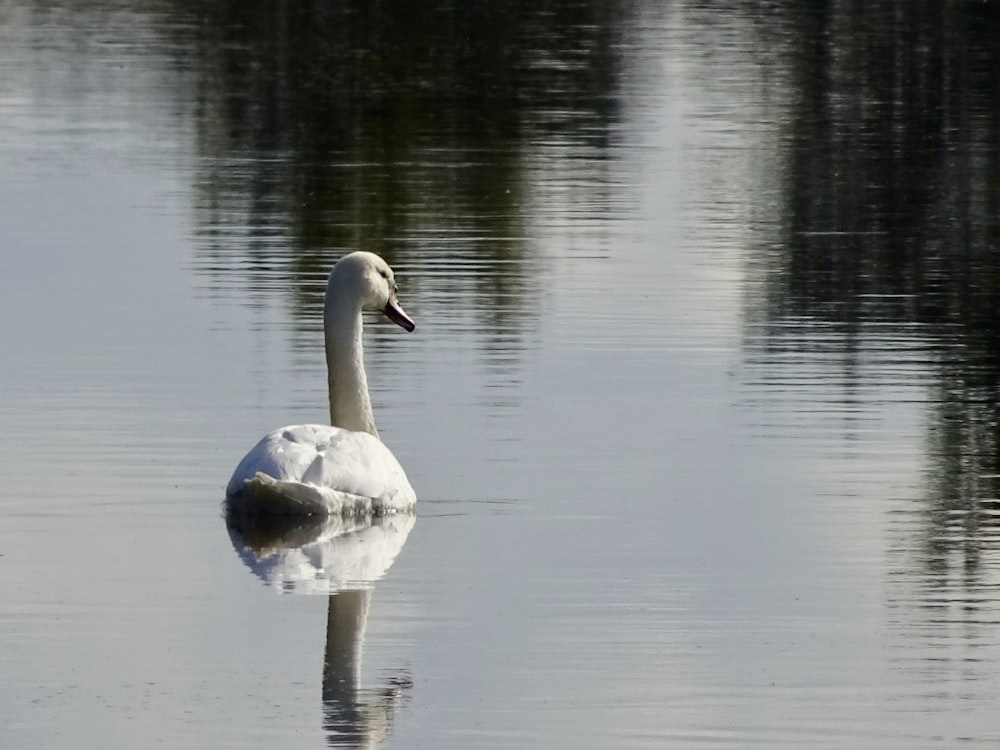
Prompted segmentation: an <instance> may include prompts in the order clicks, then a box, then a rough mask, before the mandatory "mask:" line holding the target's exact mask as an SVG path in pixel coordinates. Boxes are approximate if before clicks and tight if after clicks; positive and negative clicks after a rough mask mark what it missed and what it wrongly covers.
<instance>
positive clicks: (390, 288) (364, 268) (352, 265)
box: [330, 251, 417, 331]
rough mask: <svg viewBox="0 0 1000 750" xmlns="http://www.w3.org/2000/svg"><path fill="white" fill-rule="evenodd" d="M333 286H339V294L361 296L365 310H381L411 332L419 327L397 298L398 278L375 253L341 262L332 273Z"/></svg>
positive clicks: (358, 255)
mask: <svg viewBox="0 0 1000 750" xmlns="http://www.w3.org/2000/svg"><path fill="white" fill-rule="evenodd" d="M330 286H331V287H336V289H337V293H338V294H341V293H348V292H349V293H353V294H355V295H357V297H358V298H359V299H360V301H361V309H362V310H378V311H381V312H383V313H385V315H386V317H387V318H389V320H391V321H392V322H393V323H395V324H396V325H398V326H400V327H402V328H405V329H406V330H407V331H412V330H413V329H414V328H416V327H417V326H416V323H414V322H413V320H412V319H411V318H410V316H409V315H407V314H406V313H405V312H404V311H403V308H402V307H400V305H399V300H397V299H396V277H395V275H394V274H393V272H392V269H391V268H390V267H389V264H388V263H386V262H385V261H384V260H382V259H381V258H380V257H379V256H377V255H375V253H367V252H364V251H358V252H355V253H351V254H349V255H345V256H344V257H343V258H341V259H340V260H338V261H337V263H336V265H334V267H333V272H332V273H331V274H330Z"/></svg>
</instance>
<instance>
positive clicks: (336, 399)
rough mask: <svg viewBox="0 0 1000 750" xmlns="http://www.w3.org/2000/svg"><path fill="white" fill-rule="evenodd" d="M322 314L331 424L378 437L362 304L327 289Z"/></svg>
mask: <svg viewBox="0 0 1000 750" xmlns="http://www.w3.org/2000/svg"><path fill="white" fill-rule="evenodd" d="M323 318H324V320H323V326H324V329H325V332H326V372H327V383H328V385H329V387H330V424H332V425H333V426H334V427H341V428H343V429H345V430H353V431H356V432H368V433H371V434H372V435H374V436H375V437H378V430H377V429H375V417H374V415H373V414H372V402H371V398H370V397H369V395H368V378H367V377H366V376H365V361H364V346H363V344H362V338H363V336H362V334H363V330H362V324H361V305H360V303H358V302H356V301H353V300H351V299H350V298H346V299H345V298H344V297H342V296H339V295H337V294H330V293H328V294H327V300H326V309H325V310H324V316H323Z"/></svg>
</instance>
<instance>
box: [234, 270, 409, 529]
mask: <svg viewBox="0 0 1000 750" xmlns="http://www.w3.org/2000/svg"><path fill="white" fill-rule="evenodd" d="M362 310H381V311H382V312H384V313H385V314H386V316H387V317H388V318H389V320H391V321H393V322H394V323H396V324H397V325H400V326H402V327H403V328H405V329H406V330H407V331H412V330H413V329H414V328H415V327H416V326H415V324H414V323H413V321H412V320H411V319H410V317H409V316H408V315H407V314H406V313H405V312H403V308H401V307H400V306H399V302H398V301H397V300H396V281H395V278H394V276H393V273H392V269H391V268H389V265H388V264H387V263H386V262H385V261H384V260H382V258H380V257H379V256H377V255H375V254H373V253H366V252H356V253H351V254H350V255H345V256H344V257H343V258H341V259H340V260H339V261H337V263H336V264H335V265H334V267H333V270H332V271H331V272H330V278H329V279H328V280H327V283H326V304H325V306H324V310H323V329H324V333H325V338H326V366H327V382H328V384H329V389H330V424H329V425H322V424H303V425H292V426H289V427H281V428H279V429H277V430H274V431H273V432H270V433H268V434H267V435H265V436H264V438H263V439H262V440H261V441H260V442H259V443H257V445H255V446H254V447H253V448H252V449H251V451H250V452H249V453H247V455H246V456H245V457H244V458H243V460H242V461H240V464H239V466H237V467H236V471H235V472H233V477H232V479H230V480H229V485H228V486H227V487H226V497H227V502H228V504H229V505H230V507H231V508H237V509H240V510H243V511H245V512H249V513H272V514H301V513H306V514H313V513H316V514H342V515H345V514H368V513H374V514H384V513H393V512H395V511H401V510H409V509H412V508H413V506H414V505H415V504H416V502H417V496H416V494H415V493H414V492H413V488H412V487H411V486H410V482H409V481H408V480H407V478H406V473H405V472H404V471H403V467H402V466H400V465H399V462H398V461H397V460H396V457H395V456H393V455H392V452H391V451H390V450H389V449H388V448H386V447H385V445H384V444H383V443H382V441H381V440H380V439H379V436H378V430H376V429H375V418H374V417H373V415H372V404H371V398H370V397H369V395H368V379H367V377H366V376H365V365H364V353H363V349H362V323H361V311H362Z"/></svg>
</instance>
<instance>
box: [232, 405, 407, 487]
mask: <svg viewBox="0 0 1000 750" xmlns="http://www.w3.org/2000/svg"><path fill="white" fill-rule="evenodd" d="M258 472H260V473H263V474H266V475H267V476H269V477H273V478H274V479H277V480H279V481H282V482H297V483H301V484H305V485H310V486H313V487H321V488H326V489H329V490H333V491H335V492H339V493H346V494H348V495H354V496H359V497H364V498H371V499H372V500H387V499H388V500H393V498H396V500H395V502H399V500H402V499H403V497H401V496H410V495H413V489H412V488H411V487H410V483H409V481H408V480H407V478H406V473H405V472H404V471H403V467H402V466H400V465H399V462H398V461H397V460H396V457H395V456H393V455H392V452H391V451H390V450H389V449H388V448H386V447H385V445H384V444H383V443H382V441H380V440H379V439H378V438H376V437H374V436H373V435H369V434H368V433H367V432H353V431H351V430H343V429H340V428H339V427H331V426H329V425H319V424H305V425H292V426H290V427H282V428H280V429H277V430H274V431H273V432H270V433H268V434H267V435H265V436H264V437H263V439H262V440H261V441H260V442H259V443H257V445H255V446H254V447H253V449H251V451H250V452H249V453H248V454H247V455H246V456H245V457H244V459H243V460H242V461H241V462H240V464H239V466H237V467H236V471H235V472H234V473H233V477H232V479H230V480H229V485H228V487H227V488H226V494H227V495H235V494H238V493H239V492H241V491H242V489H243V486H244V483H245V482H246V481H248V480H249V479H252V478H253V477H254V475H255V474H257V473H258ZM395 502H394V504H395Z"/></svg>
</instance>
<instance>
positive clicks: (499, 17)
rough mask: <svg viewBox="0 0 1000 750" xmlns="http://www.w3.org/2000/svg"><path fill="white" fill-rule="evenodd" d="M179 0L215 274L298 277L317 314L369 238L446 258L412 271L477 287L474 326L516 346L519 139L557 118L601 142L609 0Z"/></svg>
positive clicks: (608, 96)
mask: <svg viewBox="0 0 1000 750" xmlns="http://www.w3.org/2000/svg"><path fill="white" fill-rule="evenodd" d="M188 7H189V8H190V9H191V10H192V12H193V13H194V15H195V17H196V18H197V27H198V28H197V32H196V39H197V42H196V44H195V47H194V51H195V54H196V55H197V56H198V62H197V65H196V70H197V76H198V79H197V80H198V82H197V87H198V92H197V98H198V102H199V107H198V116H197V142H198V149H199V152H200V153H201V157H202V159H201V166H200V167H199V169H198V173H197V175H196V180H197V183H198V191H197V192H198V196H199V197H198V207H197V208H198V216H199V222H200V224H201V227H202V230H201V231H202V237H203V241H202V243H201V248H200V259H199V264H200V266H201V269H202V270H203V271H204V272H205V273H206V274H207V275H208V277H209V278H210V279H211V282H210V283H211V284H213V285H225V284H231V283H234V282H233V275H232V274H231V273H230V271H231V270H232V268H233V267H234V266H240V267H245V268H246V271H245V275H246V278H245V279H243V280H238V281H236V282H235V283H238V284H245V285H246V286H247V287H248V291H249V292H250V293H251V295H252V294H253V293H255V292H259V291H266V290H267V289H268V288H272V286H273V288H283V289H289V288H290V289H292V290H293V293H294V294H295V295H296V296H295V300H294V309H295V311H296V314H298V315H300V316H304V317H307V318H313V319H315V317H316V314H317V311H318V309H319V308H320V306H321V297H322V276H323V275H324V274H325V273H326V271H327V270H328V268H329V264H330V260H331V256H332V254H333V253H335V252H342V251H343V250H346V249H354V248H359V247H367V248H370V249H378V250H379V251H380V252H381V253H382V254H383V255H384V256H385V257H386V259H387V260H388V261H389V262H390V263H392V264H396V265H399V266H401V267H402V268H404V269H405V268H406V266H407V264H410V263H413V262H415V261H416V260H417V259H419V261H420V262H421V265H422V267H424V268H432V267H433V265H432V264H441V266H440V267H441V268H442V273H440V274H433V273H428V274H423V275H422V277H421V279H420V281H419V283H421V284H423V285H424V286H425V288H426V289H425V291H426V293H427V295H428V296H429V297H430V298H431V299H438V298H447V297H451V298H455V296H456V295H462V294H475V295H476V296H477V297H479V299H480V300H481V301H480V304H478V305H477V306H476V310H475V312H476V315H477V316H481V323H482V329H483V330H488V331H493V332H494V336H495V337H497V344H498V345H499V346H502V347H503V346H508V345H511V343H512V342H514V343H516V339H517V338H518V337H519V336H520V335H521V329H522V328H523V327H524V326H525V325H527V323H528V320H527V319H526V316H525V314H524V309H525V308H526V307H528V306H529V305H530V304H531V302H532V300H533V298H534V295H535V294H536V293H537V290H536V289H535V288H534V285H533V284H532V282H531V281H530V278H529V271H530V269H531V268H532V265H531V264H532V259H531V258H528V257H526V253H527V250H526V247H525V233H526V229H525V213H524V211H523V210H522V204H523V202H524V200H525V197H524V184H525V174H524V172H525V168H526V166H529V165H526V163H525V162H526V159H528V158H529V157H528V156H527V154H526V151H525V148H524V147H525V145H526V144H527V143H529V142H533V141H537V140H538V139H541V138H544V137H547V136H549V135H551V136H552V137H558V138H563V139H569V140H571V141H575V142H580V143H587V144H591V145H592V146H593V150H594V152H596V153H601V145H602V144H603V143H604V141H605V139H606V137H607V133H608V131H609V129H610V127H611V124H612V123H613V122H614V121H615V119H616V117H617V116H618V104H617V100H616V94H615V83H616V77H617V76H618V75H619V70H618V68H619V64H620V63H619V53H618V51H617V47H616V45H615V42H616V39H617V38H618V36H619V35H620V33H621V32H620V29H621V18H622V16H623V12H622V10H621V9H620V8H619V6H618V4H617V3H613V2H605V1H602V0H589V1H586V2H581V1H579V0H562V1H560V2H556V3H548V4H545V5H544V6H536V5H534V4H529V3H516V4H501V5H493V6H483V5H481V4H463V3H448V2H444V3H418V4H413V3H407V2H397V1H393V2H385V3H377V4H374V5H373V4H371V3H366V2H346V3H336V4H327V3H305V4H292V5H281V6H275V5H273V4H271V3H263V2H250V3H243V2H228V1H226V2H206V3H189V4H188ZM244 233H245V234H244ZM234 239H235V240H237V241H234ZM445 268H447V269H448V272H447V273H445V272H444V271H443V269H445ZM286 280H291V281H292V282H293V283H287V281H286ZM282 282H285V283H282Z"/></svg>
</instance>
